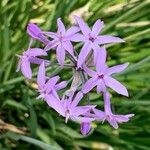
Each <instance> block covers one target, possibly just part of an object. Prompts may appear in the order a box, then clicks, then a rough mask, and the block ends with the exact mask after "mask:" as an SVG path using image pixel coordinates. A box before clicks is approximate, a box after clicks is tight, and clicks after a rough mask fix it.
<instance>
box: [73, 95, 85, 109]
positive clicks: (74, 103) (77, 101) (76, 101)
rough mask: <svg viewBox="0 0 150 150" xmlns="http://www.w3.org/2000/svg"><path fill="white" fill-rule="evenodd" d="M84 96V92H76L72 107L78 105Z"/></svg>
mask: <svg viewBox="0 0 150 150" xmlns="http://www.w3.org/2000/svg"><path fill="white" fill-rule="evenodd" d="M82 98H83V93H82V92H78V93H77V94H76V96H75V98H74V100H73V101H72V103H71V107H72V108H74V107H76V106H77V105H78V103H79V102H80V100H81V99H82Z"/></svg>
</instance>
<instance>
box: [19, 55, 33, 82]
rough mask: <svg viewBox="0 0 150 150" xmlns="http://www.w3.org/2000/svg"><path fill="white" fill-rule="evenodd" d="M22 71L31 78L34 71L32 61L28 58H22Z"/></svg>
mask: <svg viewBox="0 0 150 150" xmlns="http://www.w3.org/2000/svg"><path fill="white" fill-rule="evenodd" d="M21 72H22V74H23V75H24V76H25V77H26V78H27V79H31V77H32V71H31V68H30V62H29V60H28V58H23V59H22V60H21Z"/></svg>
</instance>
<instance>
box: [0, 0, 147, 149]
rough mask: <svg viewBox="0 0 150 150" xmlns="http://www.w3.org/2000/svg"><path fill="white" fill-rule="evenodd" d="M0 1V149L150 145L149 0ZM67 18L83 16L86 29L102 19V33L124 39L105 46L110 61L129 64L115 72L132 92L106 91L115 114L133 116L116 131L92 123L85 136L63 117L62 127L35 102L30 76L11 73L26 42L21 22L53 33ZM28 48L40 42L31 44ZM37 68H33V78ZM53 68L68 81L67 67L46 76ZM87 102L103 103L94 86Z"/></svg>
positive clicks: (68, 71)
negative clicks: (89, 131) (126, 94)
mask: <svg viewBox="0 0 150 150" xmlns="http://www.w3.org/2000/svg"><path fill="white" fill-rule="evenodd" d="M0 5H1V6H0V7H1V8H0V150H27V149H34V150H40V149H44V150H62V149H64V150H82V149H98V150H99V149H105V150H108V149H109V150H113V149H114V150H149V149H150V101H149V91H150V86H149V85H150V56H149V55H150V50H149V47H150V28H149V27H150V15H149V14H150V9H149V8H150V1H149V0H45V1H44V0H1V1H0ZM72 15H79V16H82V17H83V18H84V20H86V21H87V23H88V24H89V26H92V25H93V23H94V22H95V21H96V19H99V18H100V19H102V20H103V21H104V22H105V28H104V29H103V31H102V34H109V35H115V36H119V37H121V38H123V39H124V40H125V41H126V43H123V44H115V45H108V46H107V50H108V65H110V66H111V65H115V64H119V63H124V62H130V65H129V67H128V69H127V70H126V71H124V72H123V73H121V74H119V75H117V76H115V77H116V78H117V79H118V80H119V81H121V82H122V83H123V84H124V85H126V87H127V88H128V91H129V95H130V97H129V98H125V97H123V96H120V95H118V94H116V93H115V92H113V91H112V92H111V93H112V96H113V97H112V100H111V101H112V104H113V108H114V110H115V112H116V113H121V114H126V113H134V114H135V117H134V118H133V119H131V121H129V122H128V123H124V124H121V125H120V128H119V129H118V130H114V129H113V128H111V127H110V126H109V125H108V124H107V123H104V124H101V123H97V122H95V123H93V124H92V127H93V129H92V131H91V133H90V135H89V136H88V137H83V136H82V135H80V131H79V130H80V128H79V124H76V123H73V122H71V121H69V122H68V124H67V125H66V124H65V123H64V120H63V119H62V118H61V117H60V116H58V114H56V113H55V112H54V111H53V110H51V109H49V108H48V106H47V105H46V103H44V102H42V101H37V100H36V99H35V98H36V96H37V95H38V94H37V92H36V91H35V90H34V86H35V85H34V79H35V78H33V81H31V82H28V81H26V80H25V79H24V77H23V76H22V74H21V73H16V72H15V70H16V66H17V61H18V60H17V57H16V56H15V54H21V53H22V51H23V50H24V49H26V48H27V47H28V43H29V37H28V35H27V33H26V26H27V24H28V23H29V22H34V23H37V24H38V25H39V26H40V27H41V28H42V29H43V30H46V31H56V20H57V18H58V17H61V18H62V20H63V22H64V23H65V25H66V26H69V25H71V22H72V19H71V18H72ZM34 46H36V47H38V46H39V47H41V46H42V45H41V44H40V43H39V42H36V43H34ZM79 49H80V47H78V50H79ZM50 57H51V59H54V58H55V56H54V55H52V56H50ZM36 72H37V68H36V67H35V69H34V75H36ZM57 73H58V74H59V75H60V76H61V77H62V79H70V78H71V73H72V71H70V70H69V69H64V71H61V70H60V68H57V67H52V68H50V69H48V74H57ZM34 77H35V76H34ZM90 99H91V103H92V104H97V105H98V107H100V108H102V107H103V101H102V98H101V97H100V96H99V95H97V94H96V92H95V91H93V92H91V93H90ZM83 103H84V102H83Z"/></svg>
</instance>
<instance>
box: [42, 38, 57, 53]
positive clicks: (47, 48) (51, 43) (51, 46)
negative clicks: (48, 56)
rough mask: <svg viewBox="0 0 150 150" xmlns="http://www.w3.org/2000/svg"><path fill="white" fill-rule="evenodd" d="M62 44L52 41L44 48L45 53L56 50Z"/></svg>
mask: <svg viewBox="0 0 150 150" xmlns="http://www.w3.org/2000/svg"><path fill="white" fill-rule="evenodd" d="M59 43H60V42H59V41H58V40H52V41H50V42H49V43H48V44H47V45H46V46H45V48H44V51H48V50H50V49H53V48H55V47H56V46H57V45H58V44H59Z"/></svg>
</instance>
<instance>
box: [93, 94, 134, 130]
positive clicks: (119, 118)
mask: <svg viewBox="0 0 150 150" xmlns="http://www.w3.org/2000/svg"><path fill="white" fill-rule="evenodd" d="M104 110H105V112H103V111H100V110H98V109H94V113H95V115H96V117H95V119H96V120H99V121H105V120H107V121H108V123H109V124H110V125H111V126H112V127H113V128H115V129H117V128H118V123H123V122H128V121H129V119H130V118H131V117H133V116H134V114H128V115H115V114H113V113H112V111H111V105H110V94H109V93H108V92H106V93H104Z"/></svg>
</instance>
